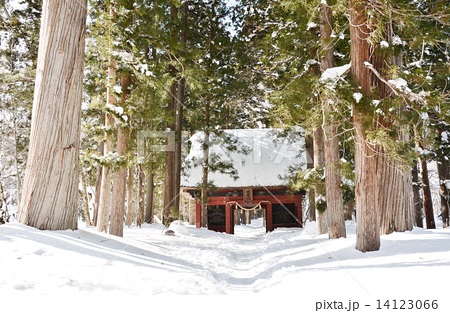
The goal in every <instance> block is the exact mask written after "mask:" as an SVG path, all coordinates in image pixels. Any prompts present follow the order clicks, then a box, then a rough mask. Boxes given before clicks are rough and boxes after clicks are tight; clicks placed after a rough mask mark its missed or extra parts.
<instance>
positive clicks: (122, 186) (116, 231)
mask: <svg viewBox="0 0 450 313" xmlns="http://www.w3.org/2000/svg"><path fill="white" fill-rule="evenodd" d="M128 137H129V131H128V129H127V128H125V127H122V126H119V132H118V135H117V150H116V151H117V153H118V154H119V155H120V156H121V157H126V155H127V150H128ZM126 182H127V167H126V165H122V166H120V168H119V170H118V172H117V173H116V176H115V179H114V186H113V194H114V195H115V199H114V200H115V201H114V203H113V204H112V206H111V222H110V228H109V233H110V234H111V235H115V236H119V237H123V223H124V215H125V192H126Z"/></svg>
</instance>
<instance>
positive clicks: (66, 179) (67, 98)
mask: <svg viewBox="0 0 450 313" xmlns="http://www.w3.org/2000/svg"><path fill="white" fill-rule="evenodd" d="M86 2H87V1H86V0H84V1H83V0H80V1H72V0H60V1H53V0H44V3H43V7H42V23H41V31H40V36H39V38H40V42H39V54H38V66H37V72H36V84H35V91H34V100H33V112H32V117H33V118H32V123H31V133H30V145H29V152H28V161H27V168H26V171H25V179H24V184H23V190H22V200H21V204H20V211H19V212H20V217H19V220H20V222H22V223H24V224H27V225H29V226H33V227H36V228H39V229H48V230H60V229H76V228H77V208H78V184H79V176H78V174H79V165H78V163H79V149H80V121H81V95H82V85H83V64H84V43H85V34H86V15H87V11H86V8H87V3H86Z"/></svg>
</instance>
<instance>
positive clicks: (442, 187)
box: [436, 128, 450, 228]
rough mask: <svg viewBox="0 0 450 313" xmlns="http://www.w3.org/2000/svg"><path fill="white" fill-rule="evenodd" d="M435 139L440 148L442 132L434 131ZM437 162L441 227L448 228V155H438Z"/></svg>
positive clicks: (449, 163) (449, 179) (449, 170)
mask: <svg viewBox="0 0 450 313" xmlns="http://www.w3.org/2000/svg"><path fill="white" fill-rule="evenodd" d="M436 137H437V139H438V145H439V146H440V147H441V146H443V145H444V143H443V142H442V130H441V129H439V128H438V129H437V130H436ZM438 158H439V159H438V160H437V170H438V176H439V197H440V200H441V216H442V227H443V228H446V227H449V226H450V225H449V212H448V210H449V202H450V193H449V190H448V187H447V186H448V183H449V182H450V161H449V160H448V155H446V154H445V153H442V152H441V153H439V156H438Z"/></svg>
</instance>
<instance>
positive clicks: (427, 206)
mask: <svg viewBox="0 0 450 313" xmlns="http://www.w3.org/2000/svg"><path fill="white" fill-rule="evenodd" d="M420 166H421V173H422V175H421V176H422V191H423V208H424V211H425V221H426V224H427V229H435V228H436V223H435V221H434V212H433V200H432V198H431V189H430V180H429V178H428V167H427V161H426V160H424V159H423V158H420Z"/></svg>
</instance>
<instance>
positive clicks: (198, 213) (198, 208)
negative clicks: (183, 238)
mask: <svg viewBox="0 0 450 313" xmlns="http://www.w3.org/2000/svg"><path fill="white" fill-rule="evenodd" d="M195 227H197V228H201V227H202V204H201V202H200V201H198V200H197V203H196V205H195Z"/></svg>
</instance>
